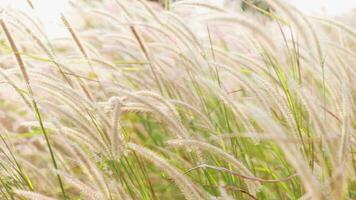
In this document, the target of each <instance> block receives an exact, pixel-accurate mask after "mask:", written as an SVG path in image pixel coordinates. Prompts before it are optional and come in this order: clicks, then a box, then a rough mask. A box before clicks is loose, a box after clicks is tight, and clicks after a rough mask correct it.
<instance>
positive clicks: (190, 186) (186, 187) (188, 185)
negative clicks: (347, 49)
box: [127, 143, 207, 200]
mask: <svg viewBox="0 0 356 200" xmlns="http://www.w3.org/2000/svg"><path fill="white" fill-rule="evenodd" d="M127 145H128V148H129V149H131V150H133V151H134V152H136V153H138V154H139V155H141V156H143V157H144V158H145V159H147V160H149V161H150V162H153V163H154V164H155V165H156V166H157V167H158V168H160V169H161V170H162V171H163V172H165V173H167V174H168V175H169V176H170V177H171V178H172V179H173V180H174V181H175V183H176V184H177V186H178V187H179V189H180V190H181V191H182V192H183V194H184V196H185V197H186V198H187V199H190V200H193V199H207V197H206V196H205V198H204V197H203V196H201V195H202V194H201V192H199V190H198V187H199V186H196V185H195V184H194V183H193V182H192V181H191V180H189V178H188V177H185V176H184V174H182V173H180V172H179V171H178V170H177V169H176V168H175V167H173V166H171V165H170V164H169V163H168V162H167V161H165V160H164V159H162V158H161V157H159V156H158V155H156V154H155V153H154V152H152V151H151V150H148V149H147V148H145V147H141V146H139V145H137V144H134V143H128V144H127ZM203 194H204V193H203Z"/></svg>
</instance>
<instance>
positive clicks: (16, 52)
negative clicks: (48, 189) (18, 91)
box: [0, 18, 66, 198]
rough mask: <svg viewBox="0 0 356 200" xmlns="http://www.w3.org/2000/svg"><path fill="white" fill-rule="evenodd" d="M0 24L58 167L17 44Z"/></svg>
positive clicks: (2, 24)
mask: <svg viewBox="0 0 356 200" xmlns="http://www.w3.org/2000/svg"><path fill="white" fill-rule="evenodd" d="M0 25H1V27H2V29H3V31H4V32H5V35H6V38H7V39H8V41H9V43H10V46H11V49H12V50H13V53H14V55H15V58H16V61H17V63H18V65H19V67H20V70H21V74H22V76H23V78H24V79H25V82H26V86H27V90H28V92H29V94H30V97H31V99H32V106H33V109H34V112H35V114H36V117H37V118H38V122H39V124H40V127H41V130H42V133H43V135H44V137H45V139H46V143H47V147H48V150H49V153H50V155H51V159H52V162H53V166H54V168H56V169H58V166H57V162H56V159H55V157H54V153H53V150H52V147H51V144H50V141H49V138H48V134H47V132H46V130H45V128H44V126H43V121H42V116H41V114H40V111H39V108H38V105H37V103H36V100H35V99H34V94H33V91H32V88H31V85H30V79H29V76H28V73H27V70H26V67H25V64H24V62H23V60H22V58H21V56H20V53H19V51H18V49H17V46H16V44H15V41H14V40H13V39H12V36H11V34H10V32H9V29H8V28H7V26H6V24H5V21H4V19H3V18H1V19H0ZM57 178H58V182H59V185H60V188H61V192H62V194H63V197H64V198H66V194H65V191H64V186H63V183H62V180H61V177H60V176H59V175H57Z"/></svg>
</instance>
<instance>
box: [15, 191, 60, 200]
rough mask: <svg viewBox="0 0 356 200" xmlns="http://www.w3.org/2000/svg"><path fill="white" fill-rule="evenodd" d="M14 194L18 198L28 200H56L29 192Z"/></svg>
mask: <svg viewBox="0 0 356 200" xmlns="http://www.w3.org/2000/svg"><path fill="white" fill-rule="evenodd" d="M15 192H16V194H17V195H19V196H20V197H25V198H27V199H30V200H56V199H55V198H51V197H47V196H45V195H43V194H39V193H36V192H31V191H24V190H16V191H15Z"/></svg>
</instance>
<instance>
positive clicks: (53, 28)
mask: <svg viewBox="0 0 356 200" xmlns="http://www.w3.org/2000/svg"><path fill="white" fill-rule="evenodd" d="M202 1H204V0H202ZM211 1H215V2H216V3H222V2H223V1H224V0H211ZM286 1H288V2H289V3H291V4H293V5H295V6H296V7H297V8H299V9H300V10H301V11H303V12H304V13H306V14H320V13H324V14H327V15H331V16H335V15H339V14H342V13H345V12H347V11H350V10H351V9H352V8H355V7H356V0H286ZM32 2H33V3H34V4H35V7H36V9H35V13H34V11H33V10H30V8H29V6H28V4H27V1H26V0H0V8H1V7H8V6H10V7H12V8H16V9H20V10H22V11H25V12H28V13H31V14H35V15H37V16H38V17H40V18H41V19H42V20H43V21H44V23H45V24H46V27H45V28H46V29H47V30H46V31H47V32H48V33H49V34H50V35H51V36H53V37H56V36H57V35H58V36H60V35H63V34H64V31H63V27H62V26H59V23H58V22H59V16H60V13H61V12H64V11H66V10H67V9H68V6H69V5H68V0H32Z"/></svg>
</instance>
